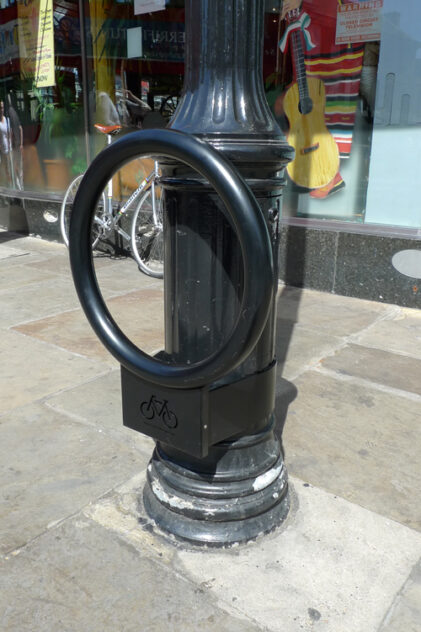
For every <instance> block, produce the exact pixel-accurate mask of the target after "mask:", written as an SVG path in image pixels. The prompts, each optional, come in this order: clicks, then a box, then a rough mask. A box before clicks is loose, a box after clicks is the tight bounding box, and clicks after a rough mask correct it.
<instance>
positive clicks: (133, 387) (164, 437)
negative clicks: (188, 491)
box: [121, 363, 276, 458]
mask: <svg viewBox="0 0 421 632" xmlns="http://www.w3.org/2000/svg"><path fill="white" fill-rule="evenodd" d="M275 377H276V375H275V363H273V364H272V365H271V366H270V367H269V368H268V369H266V370H265V371H262V372H260V373H256V374H253V375H250V376H247V377H245V378H243V379H241V380H238V381H235V382H231V383H229V384H225V385H222V386H215V385H210V386H206V387H203V388H193V389H174V388H165V387H162V386H158V385H156V384H153V383H152V382H147V381H145V380H143V379H141V378H140V377H138V376H137V375H135V374H134V373H133V372H131V371H130V370H128V369H126V368H125V367H124V366H122V367H121V386H122V403H123V424H124V425H125V426H126V427H128V428H131V429H132V430H136V431H138V432H142V433H143V434H146V435H148V436H149V437H152V438H153V439H155V440H157V441H160V442H162V443H166V444H171V446H173V448H175V449H178V450H180V451H181V452H184V453H186V454H189V455H191V456H194V457H197V458H203V457H205V456H207V454H208V451H209V447H210V446H212V445H215V444H216V443H219V442H220V441H224V440H226V439H230V438H232V437H235V436H238V435H242V434H244V432H245V430H247V432H248V433H249V434H253V432H254V431H255V430H256V429H257V428H258V427H261V426H262V420H263V419H267V420H269V418H270V416H271V415H272V413H273V409H274V403H275V402H274V393H275V388H274V383H275ZM256 393H259V394H260V397H258V398H256V396H255V394H256ZM263 403H264V406H263V407H262V404H263Z"/></svg>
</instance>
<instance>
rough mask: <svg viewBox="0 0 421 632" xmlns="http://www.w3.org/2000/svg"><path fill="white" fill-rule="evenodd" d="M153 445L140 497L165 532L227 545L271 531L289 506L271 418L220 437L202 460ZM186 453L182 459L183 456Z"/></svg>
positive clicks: (197, 540) (185, 539) (211, 544)
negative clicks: (251, 430)
mask: <svg viewBox="0 0 421 632" xmlns="http://www.w3.org/2000/svg"><path fill="white" fill-rule="evenodd" d="M169 452H171V453H172V452H173V451H172V450H171V449H170V448H168V446H165V445H162V444H159V443H158V444H157V447H156V449H155V451H154V454H153V456H152V459H151V461H150V463H149V466H148V472H147V482H146V485H145V488H144V493H143V499H144V504H145V509H146V511H147V513H148V515H149V516H150V517H151V518H153V520H154V521H155V522H156V524H157V525H158V526H159V527H160V528H161V529H163V530H164V531H166V532H167V533H169V534H172V535H175V536H176V537H177V538H180V539H182V540H184V541H188V542H190V543H192V544H196V545H207V546H214V547H224V546H232V545H233V544H236V543H241V542H247V541H249V540H253V539H255V538H257V537H258V536H259V535H262V534H264V533H268V532H269V531H272V530H273V529H275V528H276V527H277V526H279V525H280V524H281V522H282V521H283V520H284V519H285V518H286V516H287V514H288V509H289V496H288V483H287V473H286V469H285V466H284V464H283V459H282V454H281V448H280V443H279V440H278V439H277V437H276V436H275V434H274V432H273V422H272V423H271V424H270V425H269V426H268V427H267V428H266V429H265V430H264V431H262V432H260V433H258V434H255V435H252V436H246V437H241V438H240V439H238V440H234V441H224V442H221V443H219V444H217V445H215V446H213V447H212V448H211V449H210V452H209V456H208V457H207V458H206V459H204V460H200V461H199V460H198V461H196V462H195V461H194V460H193V461H192V460H191V459H190V458H188V457H185V459H184V462H183V458H182V457H181V458H180V453H178V454H177V459H176V460H175V459H174V456H175V455H174V454H169ZM187 458H188V463H187V462H186V459H187Z"/></svg>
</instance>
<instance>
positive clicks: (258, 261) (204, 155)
mask: <svg viewBox="0 0 421 632" xmlns="http://www.w3.org/2000/svg"><path fill="white" fill-rule="evenodd" d="M153 154H155V155H159V156H166V157H168V158H173V159H174V158H175V159H176V160H180V161H181V162H183V163H185V164H187V165H189V166H190V167H191V168H192V169H194V170H195V171H197V172H198V173H200V174H201V175H202V176H203V177H204V178H206V179H207V180H208V181H209V183H210V185H211V186H212V187H213V188H214V189H215V191H216V193H217V194H218V195H219V196H220V197H221V199H222V201H223V202H224V204H225V206H226V210H227V212H228V216H229V218H230V220H231V222H232V225H233V227H234V229H235V231H236V233H237V236H238V239H239V242H240V246H241V251H242V258H243V267H244V289H243V296H242V300H241V305H240V310H239V315H238V318H237V321H236V323H235V325H234V327H233V329H232V331H231V333H230V336H229V338H228V340H227V341H226V342H225V344H224V345H223V346H222V347H221V348H220V349H219V350H218V351H216V352H215V353H213V354H212V355H211V356H209V357H207V358H205V359H204V360H200V361H199V362H196V363H192V364H189V365H176V364H169V363H166V362H165V361H162V360H158V359H157V358H153V357H151V356H149V355H147V354H146V353H145V352H143V351H141V350H140V349H138V348H137V347H136V346H135V345H134V344H133V343H132V342H131V341H130V340H129V339H128V338H127V337H126V336H125V334H124V333H123V332H122V331H121V330H120V329H119V327H118V325H117V324H116V323H115V321H114V320H113V318H112V316H111V314H110V312H109V311H108V309H107V306H106V305H105V302H104V300H103V298H102V295H101V293H100V290H99V287H98V284H97V280H96V276H95V271H94V266H93V260H92V251H91V239H90V227H91V224H92V220H93V215H94V209H95V207H96V203H97V201H98V199H99V197H100V195H101V193H102V191H103V190H104V188H105V187H106V185H107V183H108V181H109V180H110V178H111V177H112V175H113V173H115V172H116V171H117V169H118V168H119V167H120V166H122V165H123V164H125V163H126V162H128V161H129V160H130V159H133V158H139V157H141V156H147V155H153ZM69 241H70V248H69V250H70V262H71V268H72V274H73V280H74V283H75V286H76V290H77V293H78V296H79V300H80V302H81V305H82V307H83V309H84V311H85V314H86V316H87V318H88V320H89V322H90V324H91V326H92V327H93V329H94V331H95V332H96V334H97V336H98V337H99V338H100V340H101V341H102V343H103V344H104V346H105V347H106V348H107V349H108V350H109V351H110V353H111V354H112V355H113V356H114V357H115V358H116V359H117V360H118V361H119V362H120V363H121V364H122V365H123V366H125V367H126V368H127V369H128V370H130V371H132V372H133V373H135V374H136V375H138V376H139V377H141V378H142V379H144V380H147V381H149V382H152V383H155V384H157V385H160V386H166V387H173V388H197V387H201V386H204V385H206V384H209V383H210V382H212V381H215V380H217V379H219V378H221V377H222V376H223V375H225V374H227V373H228V372H229V371H231V370H232V369H234V368H235V367H236V366H238V365H239V364H240V363H241V362H243V361H244V360H245V359H246V358H247V356H248V355H249V354H250V353H251V351H252V350H253V348H254V346H255V345H256V343H257V341H258V339H259V337H260V335H261V333H262V330H263V327H264V326H265V323H266V320H267V317H268V313H269V309H270V306H271V302H272V296H273V279H274V277H273V275H274V272H273V260H272V248H271V242H270V237H269V233H268V229H267V226H266V222H265V219H264V217H263V214H262V212H261V209H260V207H259V205H258V203H257V200H256V198H255V197H254V195H253V193H252V192H251V190H250V189H249V187H248V186H247V184H246V183H245V182H244V180H243V179H242V177H241V176H240V175H239V173H238V171H237V170H236V169H235V168H234V167H233V166H232V165H231V164H230V163H229V162H228V161H227V160H226V159H224V158H223V157H222V156H221V155H220V154H219V153H217V152H216V150H214V149H213V148H212V147H211V146H210V145H208V144H207V143H205V142H204V141H202V140H199V139H197V138H195V137H193V136H190V135H187V134H185V133H183V132H178V131H174V130H168V129H156V130H142V131H139V132H133V133H132V134H128V135H127V136H125V137H123V138H121V139H119V140H117V141H116V142H115V143H113V144H112V145H111V146H109V147H107V148H106V149H104V150H103V151H102V152H101V153H100V154H99V155H98V156H97V157H96V158H95V159H94V160H93V162H92V163H91V165H90V167H89V168H88V170H87V172H86V174H85V176H84V178H83V180H82V182H81V183H80V186H79V189H78V191H77V194H76V198H75V201H74V205H73V211H72V216H71V222H70V240H69Z"/></svg>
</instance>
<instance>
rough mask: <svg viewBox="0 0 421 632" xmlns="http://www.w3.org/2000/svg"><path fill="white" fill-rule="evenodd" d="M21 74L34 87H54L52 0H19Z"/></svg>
mask: <svg viewBox="0 0 421 632" xmlns="http://www.w3.org/2000/svg"><path fill="white" fill-rule="evenodd" d="M18 18H19V22H18V29H19V55H20V63H21V75H22V77H23V78H28V77H30V78H33V80H34V86H36V87H37V88H47V87H48V86H54V85H55V77H54V23H53V0H18Z"/></svg>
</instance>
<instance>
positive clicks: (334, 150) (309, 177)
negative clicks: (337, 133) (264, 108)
mask: <svg viewBox="0 0 421 632" xmlns="http://www.w3.org/2000/svg"><path fill="white" fill-rule="evenodd" d="M298 13H299V11H298V10H297V9H294V10H293V11H290V12H289V13H288V14H287V20H288V21H289V22H292V21H293V20H294V19H296V18H297V17H298ZM289 37H291V38H292V40H291V41H292V59H293V64H294V69H295V76H296V81H295V82H294V83H292V84H291V85H290V86H289V88H288V89H287V90H286V92H285V96H284V112H285V114H286V116H287V118H288V122H289V132H288V135H287V137H288V142H289V143H290V145H292V146H293V147H294V148H295V159H294V160H293V161H292V162H290V163H289V165H288V166H287V172H288V175H289V177H290V178H291V180H292V181H293V182H295V184H297V185H298V186H300V187H304V188H307V189H318V188H320V187H323V186H325V185H326V184H328V183H329V182H330V181H331V180H333V178H334V177H335V175H336V173H337V171H338V169H339V151H338V146H337V144H336V142H335V139H334V138H333V137H332V136H331V134H330V132H329V130H328V129H327V127H326V123H325V117H324V113H325V104H326V96H325V87H324V83H323V81H322V80H321V79H317V78H315V77H307V75H306V67H305V63H304V52H303V46H302V35H301V30H300V29H297V30H292V31H291V33H290V34H289Z"/></svg>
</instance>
